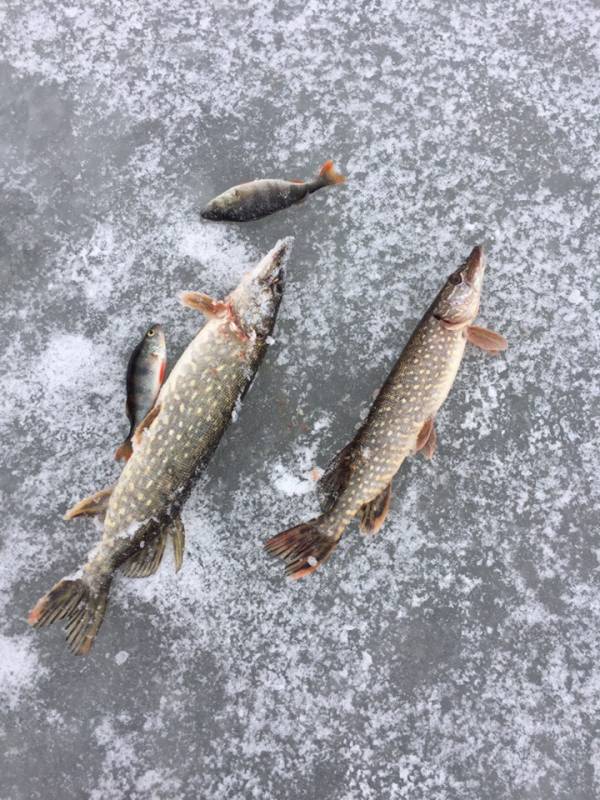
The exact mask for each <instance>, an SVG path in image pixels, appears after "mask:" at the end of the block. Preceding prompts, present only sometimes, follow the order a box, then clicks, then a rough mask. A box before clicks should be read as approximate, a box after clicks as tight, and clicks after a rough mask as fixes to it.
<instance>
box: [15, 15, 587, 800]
mask: <svg viewBox="0 0 600 800" xmlns="http://www.w3.org/2000/svg"><path fill="white" fill-rule="evenodd" d="M599 41H600V9H599V8H598V6H597V4H594V3H592V2H582V0H575V2H572V3H561V2H559V1H558V0H554V1H553V2H542V3H526V2H521V1H520V0H519V1H517V0H509V1H508V2H499V0H498V1H496V0H492V2H486V3H484V2H469V3H466V2H462V3H461V2H458V3H452V4H444V3H433V2H423V3H419V4H400V3H396V2H392V0H382V2H379V3H366V4H365V3H363V4H361V3H351V2H348V0H337V1H336V2H332V1H331V0H319V2H317V0H304V2H302V3H300V2H290V1H289V0H277V2H273V0H260V2H259V1H258V0H249V1H248V2H244V3H239V2H231V3H226V4H225V3H218V4H209V3H206V2H203V0H200V2H197V3H189V2H184V1H183V0H170V1H169V3H167V4H165V3H162V2H160V3H159V2H157V0H148V2H145V3H143V4H142V3H135V2H132V0H124V1H123V2H121V3H107V2H91V3H86V4H83V3H75V2H72V3H66V2H58V3H56V2H49V0H43V1H42V0H31V2H29V3H24V2H15V0H10V2H8V3H5V4H0V145H1V150H0V154H1V158H0V280H1V292H0V306H1V314H2V316H1V319H2V331H3V337H2V339H3V343H4V357H3V359H2V388H3V404H2V411H1V413H0V434H1V436H0V448H1V450H2V452H1V463H2V465H3V471H2V484H1V489H2V513H3V525H2V548H3V549H2V558H1V559H0V611H1V612H2V616H1V620H2V622H1V627H0V709H1V710H0V714H1V716H2V719H1V720H0V737H1V738H0V742H1V744H0V753H1V763H0V797H1V798H2V800H5V798H6V800H35V799H36V798H40V800H41V799H42V798H43V800H48V798H53V797H59V796H60V797H64V798H73V799H75V798H77V799H78V800H79V798H82V797H86V798H88V797H89V798H93V800H117V799H119V800H120V799H121V798H132V800H141V799H142V798H144V799H145V798H159V799H160V800H163V798H164V800H188V799H190V800H191V799H192V798H193V799H194V800H196V798H203V800H204V798H207V799H210V800H213V799H214V800H221V798H228V799H229V798H236V799H237V798H240V799H241V798H243V800H246V798H260V800H263V798H269V799H270V800H284V799H285V800H296V798H302V799H303V800H381V799H382V798H386V799H387V798H390V800H400V799H402V798H406V799H407V800H425V799H426V800H455V799H456V800H482V798H486V800H501V799H502V800H504V799H505V798H510V799H511V800H522V798H527V799H528V800H538V799H539V800H550V799H552V800H554V799H558V798H560V799H561V800H562V798H564V799H565V800H567V798H568V800H593V798H596V797H597V796H598V795H599V794H600V776H599V772H600V744H599V742H598V737H597V719H598V716H599V713H600V679H599V677H598V675H599V673H598V663H599V662H600V633H599V631H600V596H599V581H598V577H599V572H598V570H599V559H598V553H599V552H600V541H599V535H598V530H599V511H598V509H599V500H600V477H599V475H600V459H599V458H598V455H597V452H596V449H597V442H598V434H599V430H600V426H599V418H600V412H599V401H598V398H599V392H600V370H599V366H598V365H599V356H600V346H599V345H600V334H599V327H598V319H599V312H600V282H599V270H598V253H599V251H600V235H599V227H598V219H599V212H600V208H599V205H600V203H599V201H598V197H599V196H598V180H599V178H600V158H599V151H598V108H599V101H600V70H599V66H600V64H599V62H600V45H599ZM326 158H333V159H334V161H335V164H336V167H337V168H339V169H340V171H342V172H343V173H344V174H346V175H347V176H348V184H347V185H346V186H342V187H335V188H331V189H324V190H322V191H320V192H318V193H316V194H314V195H313V196H311V197H310V198H308V200H307V201H306V202H305V203H304V204H303V205H301V206H299V207H297V208H292V209H289V210H288V211H286V212H283V213H281V214H278V215H274V216H272V217H270V218H268V219H265V220H263V221H260V222H258V223H252V224H250V223H249V224H247V225H240V226H235V227H234V226H231V225H221V224H211V223H204V222H202V221H201V220H200V219H199V215H198V211H199V209H200V207H201V206H202V204H203V203H205V202H206V201H207V200H208V199H210V198H211V197H213V196H214V195H216V194H217V193H218V192H220V191H222V190H223V189H226V188H227V187H229V186H231V185H233V184H236V183H240V182H241V181H244V180H249V179H252V178H255V177H269V176H273V177H288V178H304V177H308V176H310V175H311V174H313V173H314V172H315V171H316V169H317V168H318V166H319V165H320V164H321V163H322V162H323V161H324V160H325V159H326ZM289 234H293V235H295V237H296V241H295V246H294V251H293V253H292V256H291V259H290V263H289V265H288V270H287V287H286V293H285V296H284V299H283V303H282V306H281V311H280V315H279V319H278V322H277V326H276V329H275V331H274V334H273V338H274V343H273V344H272V345H271V346H270V347H269V348H268V352H267V356H266V359H265V362H264V364H263V365H262V367H261V370H260V372H259V374H258V376H257V379H256V381H255V383H254V385H253V387H252V389H251V391H250V393H249V394H248V396H247V397H246V398H245V399H244V402H243V405H242V407H241V409H240V413H239V419H238V420H237V423H236V424H235V425H232V426H231V428H230V429H229V431H228V433H227V434H226V436H225V438H224V440H223V442H222V444H221V447H220V448H219V450H218V451H217V454H216V455H215V458H214V459H213V461H212V463H211V465H210V467H209V469H208V471H207V473H206V475H205V476H204V477H203V478H202V479H201V480H200V482H199V483H198V485H197V487H196V489H195V490H194V492H193V493H192V496H191V497H190V500H189V502H188V504H187V505H186V507H185V509H184V513H183V519H184V523H185V526H186V534H187V552H186V558H185V561H184V565H183V568H182V570H181V572H180V573H179V574H178V575H174V568H173V557H172V554H171V552H168V553H167V555H166V557H165V561H164V564H163V565H162V567H161V569H160V571H159V572H158V573H157V574H156V575H155V576H153V577H151V578H148V579H146V580H141V581H137V582H136V581H133V580H126V579H124V578H119V579H118V580H117V581H116V582H115V585H114V588H113V591H112V593H111V602H110V606H109V610H108V614H107V618H106V621H105V624H104V627H103V628H102V631H101V634H100V636H99V638H98V641H97V643H96V645H95V647H94V650H93V651H92V654H91V656H90V657H89V658H87V659H75V658H73V657H72V656H70V655H69V653H68V652H67V649H66V647H65V644H64V639H63V633H62V631H61V630H60V628H58V626H54V627H53V628H51V629H50V630H48V631H43V632H36V631H32V630H30V629H28V627H27V625H26V622H25V618H26V614H27V611H28V609H29V608H30V607H31V606H32V605H33V603H34V602H35V600H36V599H37V598H38V596H39V595H40V594H41V593H42V592H43V591H46V590H47V589H48V588H49V587H50V586H51V585H52V584H53V583H54V582H55V581H56V580H58V579H59V578H60V577H62V576H63V575H64V574H68V573H72V572H73V571H75V570H76V569H77V568H78V567H79V565H80V564H81V561H82V559H83V558H84V556H85V554H86V553H87V552H88V550H89V549H90V548H91V547H92V546H93V544H94V542H95V541H96V540H97V538H98V530H97V529H96V527H95V526H94V524H93V523H91V522H89V521H85V520H79V521H73V522H71V523H66V522H63V521H62V514H63V513H64V511H65V510H66V508H67V507H68V506H69V505H71V504H72V503H73V502H75V501H77V500H79V499H80V498H81V497H83V496H85V495H87V494H89V493H91V492H92V491H95V490H97V489H101V488H103V487H104V486H107V485H109V484H110V483H112V482H113V481H114V479H115V477H116V475H117V474H118V466H117V465H116V464H115V463H114V461H113V459H112V453H113V451H114V448H115V447H116V445H117V444H118V443H119V442H120V441H121V440H122V438H123V436H124V434H125V433H126V430H127V421H126V419H125V415H124V400H125V398H124V386H123V382H124V373H125V366H126V362H127V356H128V351H129V349H130V348H131V346H132V345H133V344H134V343H135V342H136V341H138V339H139V337H140V336H141V334H142V332H143V331H144V330H145V329H146V328H147V327H148V325H149V324H150V323H151V322H153V321H159V322H161V323H163V324H164V325H165V328H166V331H167V336H168V349H169V359H170V363H171V364H172V363H174V360H175V359H176V358H177V355H178V354H179V353H180V352H181V350H182V349H183V347H184V346H185V345H186V344H187V342H188V341H189V339H190V338H191V336H192V335H193V333H194V332H195V330H196V329H197V327H198V325H199V324H200V320H199V318H198V316H197V315H196V314H194V313H193V312H191V311H189V310H186V309H183V308H182V307H181V306H180V305H179V303H178V300H177V296H178V294H179V292H180V291H182V290H187V289H196V290H200V291H204V292H207V293H208V294H210V295H212V296H215V297H220V296H223V294H224V293H225V292H227V291H228V290H229V289H230V288H231V287H232V286H233V285H234V284H235V283H236V282H237V280H238V278H239V276H240V274H241V272H242V271H243V270H244V269H246V268H247V267H248V266H250V265H251V264H252V263H254V262H255V261H256V260H257V259H258V258H259V257H260V256H262V255H264V253H266V252H267V251H268V250H269V248H270V247H272V246H273V245H274V243H275V242H276V241H277V240H278V239H279V238H281V237H282V236H285V235H289ZM477 242H483V243H484V244H485V245H486V247H487V249H488V253H489V269H488V274H487V277H486V284H485V288H484V297H483V303H482V316H481V321H482V324H489V326H490V327H491V328H493V329H496V330H498V331H499V332H501V333H502V334H504V335H505V336H507V338H508V339H509V342H510V345H511V346H510V349H509V350H508V352H507V353H506V355H503V356H501V357H499V358H497V359H492V358H488V357H486V356H485V355H484V354H482V353H480V352H477V351H475V350H469V351H468V353H467V356H466V358H465V360H464V363H463V366H462V368H461V372H460V374H459V377H458V380H457V383H456V385H455V387H454V389H453V391H452V394H451V396H450V398H449V400H448V402H447V404H446V405H445V407H444V408H443V410H442V412H441V413H440V415H439V419H438V421H437V431H438V439H439V449H438V452H437V454H436V457H435V458H434V459H433V461H431V462H426V461H424V460H423V459H421V458H415V459H413V460H412V461H411V462H410V463H408V464H406V465H405V467H404V468H403V470H402V473H401V474H400V475H399V476H398V478H397V480H396V481H395V490H394V497H393V504H392V511H391V515H390V518H389V521H388V522H387V524H386V525H385V527H384V528H383V530H382V531H381V533H380V534H378V536H377V537H375V538H373V539H372V540H371V539H365V538H363V537H361V536H360V535H359V534H358V533H357V530H356V528H353V529H352V530H350V531H348V534H347V535H346V536H345V538H344V539H343V541H342V543H341V544H340V546H339V548H338V550H337V551H336V552H335V554H334V556H333V557H332V559H331V561H330V562H329V563H328V564H327V565H326V567H324V568H323V569H322V570H319V571H317V573H316V574H315V575H314V576H313V577H311V578H310V579H309V580H307V581H305V582H301V583H299V584H292V585H289V584H288V583H286V581H285V580H284V579H283V574H282V573H283V571H282V567H281V565H280V564H277V563H275V562H271V561H269V560H267V558H266V557H265V555H264V553H263V552H262V549H261V544H262V542H263V541H264V540H265V539H266V538H267V537H268V536H269V535H272V534H274V533H276V532H277V531H279V530H281V529H283V528H284V527H288V526H289V525H291V524H293V523H295V522H298V521H301V520H303V519H308V518H309V517H311V516H313V515H314V514H315V513H316V511H317V508H318V505H317V500H316V496H315V493H314V491H313V489H314V480H313V478H314V475H315V474H316V473H314V469H315V468H316V467H319V468H324V467H325V466H326V464H327V462H328V461H329V459H330V458H331V457H332V456H333V454H334V453H335V452H336V450H337V449H338V448H339V447H340V446H342V445H343V444H344V443H345V442H346V441H347V439H348V437H349V436H350V435H351V434H352V432H353V430H354V428H355V426H356V424H357V422H358V420H359V419H360V418H361V415H364V414H365V413H366V411H367V409H368V407H369V403H370V402H371V398H372V395H373V392H374V390H376V389H377V388H378V387H379V386H380V384H381V382H382V380H383V379H384V377H385V375H386V373H387V371H388V369H389V367H390V365H391V363H392V362H393V360H394V358H395V357H396V355H397V354H398V353H399V351H400V349H401V347H402V346H403V344H404V343H405V342H406V340H407V337H408V336H409V335H410V332H411V331H412V329H413V327H414V325H415V323H416V321H417V320H418V318H419V317H420V315H421V314H422V313H423V311H424V310H425V309H426V307H427V305H428V304H429V302H430V301H431V299H432V297H433V296H434V294H435V292H436V291H437V289H438V287H439V285H440V283H441V281H442V280H443V279H444V277H445V276H446V274H447V273H448V272H449V271H450V270H451V269H453V268H454V266H455V265H456V264H457V263H458V261H459V259H461V258H463V257H464V256H465V255H466V254H467V253H468V252H469V250H470V248H471V247H472V246H473V244H475V243H477Z"/></svg>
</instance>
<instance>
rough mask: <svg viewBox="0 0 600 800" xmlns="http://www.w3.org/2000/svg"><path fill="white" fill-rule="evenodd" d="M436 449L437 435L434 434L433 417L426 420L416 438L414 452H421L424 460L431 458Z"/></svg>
mask: <svg viewBox="0 0 600 800" xmlns="http://www.w3.org/2000/svg"><path fill="white" fill-rule="evenodd" d="M436 448H437V434H436V432H435V424H434V421H433V417H431V419H428V420H427V421H426V422H425V424H424V425H423V427H422V428H421V430H420V431H419V435H418V436H417V446H416V451H417V452H418V451H419V450H422V451H423V455H424V456H425V458H433V455H434V453H435V451H436Z"/></svg>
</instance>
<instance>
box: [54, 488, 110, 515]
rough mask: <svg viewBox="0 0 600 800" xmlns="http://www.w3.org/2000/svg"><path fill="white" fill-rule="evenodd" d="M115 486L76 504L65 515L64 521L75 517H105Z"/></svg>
mask: <svg viewBox="0 0 600 800" xmlns="http://www.w3.org/2000/svg"><path fill="white" fill-rule="evenodd" d="M114 488H115V486H114V485H113V486H108V487H107V488H106V489H102V490H101V491H99V492H95V493H94V494H91V495H90V496H89V497H86V498H84V499H83V500H80V501H79V502H78V503H75V505H74V506H72V507H71V508H70V509H69V510H68V511H67V512H66V514H65V515H64V517H63V519H66V520H70V519H75V517H103V516H104V515H105V514H106V509H107V508H108V503H109V500H110V496H111V494H112V493H113V489H114Z"/></svg>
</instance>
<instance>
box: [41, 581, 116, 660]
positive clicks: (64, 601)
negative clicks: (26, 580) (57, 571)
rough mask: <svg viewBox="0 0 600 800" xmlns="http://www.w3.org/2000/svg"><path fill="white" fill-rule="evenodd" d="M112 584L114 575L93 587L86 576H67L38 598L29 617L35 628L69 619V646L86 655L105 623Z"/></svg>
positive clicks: (76, 653)
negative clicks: (95, 587)
mask: <svg viewBox="0 0 600 800" xmlns="http://www.w3.org/2000/svg"><path fill="white" fill-rule="evenodd" d="M110 584H111V576H107V577H106V578H105V579H104V580H103V581H102V583H101V584H100V586H99V588H97V589H96V590H95V591H93V590H92V588H91V586H90V585H89V584H88V582H87V581H86V580H85V579H83V578H77V579H76V580H72V579H70V578H64V579H63V580H62V581H59V582H58V583H57V584H55V586H53V587H52V589H50V591H49V592H48V593H47V594H45V595H44V596H43V597H41V598H40V599H39V600H38V601H37V603H36V604H35V606H34V607H33V608H32V609H31V611H30V612H29V616H28V618H27V621H28V622H29V624H30V625H33V626H34V627H35V628H43V627H45V626H46V625H51V624H52V623H53V622H55V621H56V620H59V619H67V620H68V622H67V626H66V631H67V642H68V643H69V649H70V650H71V652H72V653H74V654H75V655H86V654H87V653H89V651H90V648H91V646H92V644H93V643H94V639H95V638H96V634H97V633H98V630H99V629H100V626H101V625H102V620H103V619H104V613H105V611H106V605H107V603H108V593H109V591H110Z"/></svg>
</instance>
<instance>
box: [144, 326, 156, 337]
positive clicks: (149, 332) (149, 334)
mask: <svg viewBox="0 0 600 800" xmlns="http://www.w3.org/2000/svg"><path fill="white" fill-rule="evenodd" d="M155 333H156V331H155V330H154V328H150V330H149V331H148V333H147V334H146V336H148V337H150V336H154V334H155Z"/></svg>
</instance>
